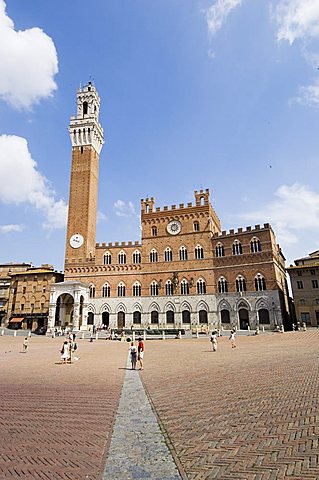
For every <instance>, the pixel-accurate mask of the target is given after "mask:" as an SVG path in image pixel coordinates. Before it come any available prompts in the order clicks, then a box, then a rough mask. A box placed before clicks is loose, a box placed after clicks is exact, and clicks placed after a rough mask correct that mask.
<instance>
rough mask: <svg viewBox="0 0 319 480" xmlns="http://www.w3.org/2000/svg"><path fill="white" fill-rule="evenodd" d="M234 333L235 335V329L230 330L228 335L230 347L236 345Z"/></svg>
mask: <svg viewBox="0 0 319 480" xmlns="http://www.w3.org/2000/svg"><path fill="white" fill-rule="evenodd" d="M235 335H236V332H235V330H231V332H230V335H229V340H230V343H231V348H236V347H237V345H236V337H235Z"/></svg>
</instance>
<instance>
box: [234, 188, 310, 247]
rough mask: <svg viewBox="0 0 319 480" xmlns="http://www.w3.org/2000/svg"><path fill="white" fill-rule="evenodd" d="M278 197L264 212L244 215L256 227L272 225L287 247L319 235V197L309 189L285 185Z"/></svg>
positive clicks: (277, 194)
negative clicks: (303, 236)
mask: <svg viewBox="0 0 319 480" xmlns="http://www.w3.org/2000/svg"><path fill="white" fill-rule="evenodd" d="M275 196H276V197H277V198H276V199H275V200H273V201H272V202H270V203H269V204H268V205H266V206H265V207H264V208H262V209H260V210H255V211H251V212H248V213H245V214H243V215H240V217H241V218H242V219H245V220H248V221H249V222H251V223H252V224H253V223H255V222H260V223H263V222H269V223H271V225H272V227H273V228H274V230H275V233H276V235H277V237H278V239H279V241H280V243H281V244H282V245H283V246H284V245H285V246H289V245H291V244H293V243H297V242H298V241H299V235H300V234H301V233H302V234H304V233H305V232H306V231H308V232H309V234H310V235H312V237H314V236H315V235H316V236H318V234H319V193H317V192H314V191H313V190H311V189H310V188H308V187H307V186H305V185H300V184H298V183H295V184H294V185H290V186H288V185H282V186H281V187H279V188H278V190H277V191H276V192H275Z"/></svg>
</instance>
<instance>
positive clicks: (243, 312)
mask: <svg viewBox="0 0 319 480" xmlns="http://www.w3.org/2000/svg"><path fill="white" fill-rule="evenodd" d="M238 314H239V328H240V330H248V327H249V313H248V310H247V308H241V309H240V310H239V312H238Z"/></svg>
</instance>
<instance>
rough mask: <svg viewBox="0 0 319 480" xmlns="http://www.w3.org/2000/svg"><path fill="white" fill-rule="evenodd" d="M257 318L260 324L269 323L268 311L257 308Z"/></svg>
mask: <svg viewBox="0 0 319 480" xmlns="http://www.w3.org/2000/svg"><path fill="white" fill-rule="evenodd" d="M258 320H259V323H260V324H262V325H267V324H268V325H269V324H270V318H269V311H268V310H267V309H266V308H261V309H260V310H258Z"/></svg>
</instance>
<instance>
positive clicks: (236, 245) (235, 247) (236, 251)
mask: <svg viewBox="0 0 319 480" xmlns="http://www.w3.org/2000/svg"><path fill="white" fill-rule="evenodd" d="M242 253H243V248H242V246H241V243H240V242H239V241H238V240H235V242H234V243H233V255H241V254H242Z"/></svg>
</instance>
